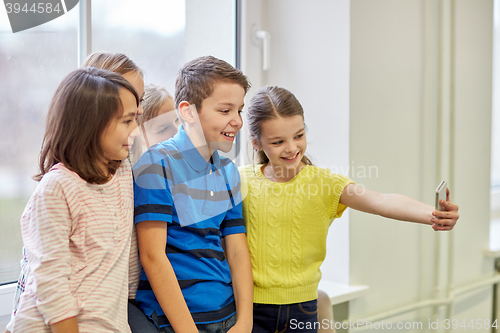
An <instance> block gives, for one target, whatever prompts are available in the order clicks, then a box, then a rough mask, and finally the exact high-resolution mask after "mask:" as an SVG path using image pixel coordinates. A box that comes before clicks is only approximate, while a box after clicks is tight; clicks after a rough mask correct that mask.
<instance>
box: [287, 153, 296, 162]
mask: <svg viewBox="0 0 500 333" xmlns="http://www.w3.org/2000/svg"><path fill="white" fill-rule="evenodd" d="M297 154H298V153H297ZM297 154H295V155H293V156H292V157H283V158H284V159H285V160H293V159H294V158H295V157H297Z"/></svg>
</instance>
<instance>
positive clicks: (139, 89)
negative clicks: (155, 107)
mask: <svg viewBox="0 0 500 333" xmlns="http://www.w3.org/2000/svg"><path fill="white" fill-rule="evenodd" d="M122 76H123V78H124V79H125V80H127V81H128V83H130V84H131V85H132V87H134V89H135V92H136V93H137V95H138V96H139V110H138V111H137V115H139V116H140V115H141V114H142V113H143V111H142V106H141V104H142V100H143V99H144V79H143V78H142V75H141V73H139V72H128V73H125V74H123V75H122Z"/></svg>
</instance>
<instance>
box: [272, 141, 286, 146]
mask: <svg viewBox="0 0 500 333" xmlns="http://www.w3.org/2000/svg"><path fill="white" fill-rule="evenodd" d="M282 143H283V141H276V142H273V143H271V144H273V145H275V146H277V145H280V144H282Z"/></svg>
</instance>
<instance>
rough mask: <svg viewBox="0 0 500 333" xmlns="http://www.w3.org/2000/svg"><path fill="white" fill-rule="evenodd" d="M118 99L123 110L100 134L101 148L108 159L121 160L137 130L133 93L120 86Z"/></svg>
mask: <svg viewBox="0 0 500 333" xmlns="http://www.w3.org/2000/svg"><path fill="white" fill-rule="evenodd" d="M120 100H121V104H122V107H123V112H122V113H121V114H119V115H117V116H115V117H113V119H111V120H110V122H109V123H108V125H107V126H106V128H105V129H104V132H103V133H102V134H101V148H102V150H103V151H104V154H105V155H106V157H107V158H109V159H110V160H115V161H123V160H124V159H126V158H127V156H128V151H129V149H130V148H131V147H132V143H133V141H134V135H135V133H137V131H135V132H134V134H132V132H133V131H134V130H135V129H136V128H137V123H136V121H135V119H136V117H137V113H138V109H137V104H136V100H135V97H134V95H133V94H132V93H131V92H130V91H128V90H127V89H125V88H120Z"/></svg>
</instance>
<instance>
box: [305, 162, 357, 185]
mask: <svg viewBox="0 0 500 333" xmlns="http://www.w3.org/2000/svg"><path fill="white" fill-rule="evenodd" d="M303 171H304V177H303V178H305V179H307V180H308V181H320V182H321V181H322V182H323V183H325V182H333V183H346V185H347V184H349V183H353V181H352V180H351V179H350V178H349V177H347V176H344V175H340V174H337V173H333V172H331V171H330V169H328V168H322V167H318V166H314V165H308V166H306V167H305V168H304V170H303ZM301 174H302V172H301Z"/></svg>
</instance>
